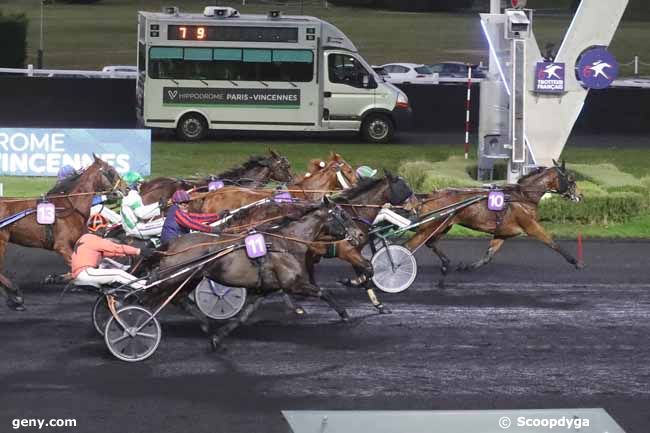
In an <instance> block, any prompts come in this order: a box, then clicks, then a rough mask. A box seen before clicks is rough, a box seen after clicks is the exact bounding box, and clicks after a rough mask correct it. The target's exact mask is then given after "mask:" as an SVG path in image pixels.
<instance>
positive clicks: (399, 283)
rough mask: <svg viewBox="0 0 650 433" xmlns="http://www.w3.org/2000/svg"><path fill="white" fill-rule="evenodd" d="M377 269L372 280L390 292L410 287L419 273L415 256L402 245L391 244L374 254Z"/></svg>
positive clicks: (374, 263)
mask: <svg viewBox="0 0 650 433" xmlns="http://www.w3.org/2000/svg"><path fill="white" fill-rule="evenodd" d="M371 262H372V267H373V269H374V271H375V274H374V276H373V277H372V281H373V282H374V283H375V285H376V286H377V287H378V288H379V289H381V290H383V291H384V292H388V293H399V292H403V291H404V290H406V289H408V288H409V287H410V286H411V284H413V281H415V277H416V276H417V274H418V265H417V262H416V261H415V257H414V256H413V254H412V253H411V251H409V250H408V249H407V248H404V247H403V246H401V245H389V246H388V247H384V248H382V249H380V250H379V251H377V253H376V254H375V255H374V256H372V260H371Z"/></svg>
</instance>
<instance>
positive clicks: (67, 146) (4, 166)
mask: <svg viewBox="0 0 650 433" xmlns="http://www.w3.org/2000/svg"><path fill="white" fill-rule="evenodd" d="M93 153H94V154H95V155H97V156H98V157H100V158H101V159H103V160H104V161H106V162H107V163H109V164H110V165H112V166H113V167H115V169H116V170H117V171H118V172H119V173H120V174H124V173H126V172H127V171H129V170H134V171H137V172H139V173H140V174H142V175H144V176H147V175H150V174H151V131H150V130H148V129H44V128H0V175H2V176H56V174H57V172H58V171H59V169H60V168H61V167H63V166H65V165H71V166H73V167H74V168H75V169H79V168H82V167H85V166H87V165H90V164H92V161H93Z"/></svg>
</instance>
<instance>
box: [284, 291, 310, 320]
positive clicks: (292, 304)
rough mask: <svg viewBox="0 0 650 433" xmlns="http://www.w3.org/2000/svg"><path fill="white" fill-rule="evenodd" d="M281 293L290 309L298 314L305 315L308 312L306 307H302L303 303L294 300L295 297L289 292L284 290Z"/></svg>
mask: <svg viewBox="0 0 650 433" xmlns="http://www.w3.org/2000/svg"><path fill="white" fill-rule="evenodd" d="M281 295H282V300H283V301H284V305H286V306H287V308H288V309H289V310H290V311H293V312H294V313H296V314H297V315H298V316H303V315H305V314H307V312H306V311H305V309H304V308H302V306H301V305H298V304H296V303H295V302H293V299H291V296H289V295H288V294H286V293H284V292H282V294H281Z"/></svg>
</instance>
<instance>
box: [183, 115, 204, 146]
mask: <svg viewBox="0 0 650 433" xmlns="http://www.w3.org/2000/svg"><path fill="white" fill-rule="evenodd" d="M207 133H208V122H207V121H206V120H205V117H203V116H202V115H200V114H199V113H187V114H185V115H184V116H183V117H181V120H179V121H178V126H177V127H176V135H177V136H178V138H180V139H181V140H183V141H198V140H201V139H202V138H204V137H205V136H206V134H207Z"/></svg>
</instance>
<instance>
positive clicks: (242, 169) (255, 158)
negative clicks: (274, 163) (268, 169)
mask: <svg viewBox="0 0 650 433" xmlns="http://www.w3.org/2000/svg"><path fill="white" fill-rule="evenodd" d="M266 159H267V157H265V156H260V155H252V156H251V157H250V158H248V161H246V162H244V163H243V164H242V165H240V166H239V167H233V168H231V169H229V170H226V171H224V172H223V173H221V174H219V175H218V176H217V177H218V178H220V179H239V177H241V176H242V175H243V174H244V173H246V172H247V171H248V170H251V169H253V168H255V167H262V164H260V162H261V161H264V160H266Z"/></svg>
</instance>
